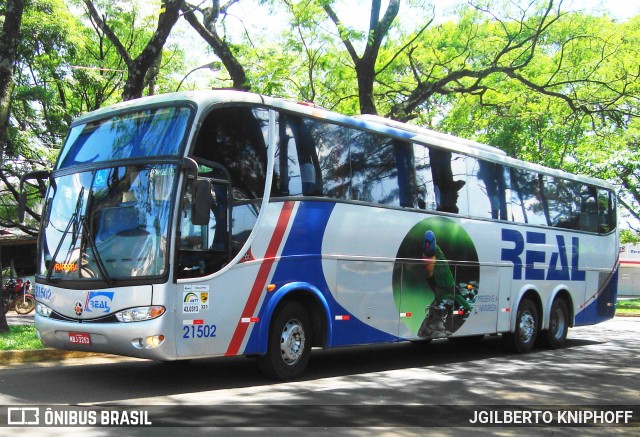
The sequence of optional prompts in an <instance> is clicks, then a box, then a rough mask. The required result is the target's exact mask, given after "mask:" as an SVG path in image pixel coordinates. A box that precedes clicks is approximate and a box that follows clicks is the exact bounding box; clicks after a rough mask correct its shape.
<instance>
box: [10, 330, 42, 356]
mask: <svg viewBox="0 0 640 437" xmlns="http://www.w3.org/2000/svg"><path fill="white" fill-rule="evenodd" d="M43 348H44V346H43V345H42V342H41V341H40V339H39V338H38V336H37V335H36V328H34V327H33V325H17V326H13V325H9V333H8V334H0V351H11V350H32V349H43Z"/></svg>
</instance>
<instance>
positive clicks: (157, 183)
mask: <svg viewBox="0 0 640 437" xmlns="http://www.w3.org/2000/svg"><path fill="white" fill-rule="evenodd" d="M175 176H176V166H175V165H173V164H153V165H147V164H145V165H141V164H137V165H127V166H119V167H109V168H101V169H96V170H91V171H85V172H80V173H74V174H70V175H65V176H60V177H58V178H56V185H57V188H56V189H55V190H50V194H49V198H48V199H47V202H46V211H45V216H44V217H43V232H42V236H41V238H42V242H41V245H42V251H41V252H40V260H39V263H38V264H39V265H38V274H39V275H42V276H46V277H47V278H48V279H49V280H62V279H64V280H102V281H106V282H112V281H114V280H116V279H118V278H127V279H131V278H136V277H150V276H159V275H162V274H164V273H165V271H166V253H167V232H168V224H169V217H170V211H171V205H172V201H171V198H172V192H173V185H174V181H175ZM85 187H86V188H85Z"/></svg>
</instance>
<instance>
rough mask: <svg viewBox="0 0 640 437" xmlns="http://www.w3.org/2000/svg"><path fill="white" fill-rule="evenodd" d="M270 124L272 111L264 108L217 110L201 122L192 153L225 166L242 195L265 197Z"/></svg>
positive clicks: (242, 196)
mask: <svg viewBox="0 0 640 437" xmlns="http://www.w3.org/2000/svg"><path fill="white" fill-rule="evenodd" d="M268 126H269V113H268V111H267V110H265V109H251V108H244V107H235V108H234V107H231V108H221V109H216V110H214V111H213V112H211V114H209V115H208V116H207V117H206V118H205V120H204V121H203V123H202V127H201V128H200V131H199V132H198V137H197V139H196V144H195V147H194V150H193V156H194V157H196V158H200V159H204V160H207V161H211V162H215V163H218V164H221V165H223V166H224V167H225V168H226V169H227V171H228V172H229V175H230V176H231V183H232V185H233V187H234V188H235V190H236V192H238V193H239V194H240V196H241V198H247V199H259V198H262V197H263V195H264V187H265V183H266V174H267V144H268Z"/></svg>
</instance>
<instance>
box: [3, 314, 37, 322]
mask: <svg viewBox="0 0 640 437" xmlns="http://www.w3.org/2000/svg"><path fill="white" fill-rule="evenodd" d="M35 313H36V312H35V311H31V312H30V313H29V314H26V315H20V314H18V313H16V312H15V311H9V312H8V313H7V323H8V324H9V325H33V316H34V315H35Z"/></svg>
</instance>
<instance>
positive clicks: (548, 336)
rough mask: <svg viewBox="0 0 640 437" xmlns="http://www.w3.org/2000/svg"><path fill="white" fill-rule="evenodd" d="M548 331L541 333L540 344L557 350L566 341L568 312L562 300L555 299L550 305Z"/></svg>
mask: <svg viewBox="0 0 640 437" xmlns="http://www.w3.org/2000/svg"><path fill="white" fill-rule="evenodd" d="M549 315H550V320H549V329H548V330H546V331H544V332H543V333H542V344H543V345H544V346H546V347H548V348H549V349H559V348H561V347H562V346H564V344H565V342H566V341H567V333H568V331H569V310H568V309H567V303H566V302H565V301H564V299H556V300H554V301H553V305H551V313H550V314H549Z"/></svg>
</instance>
